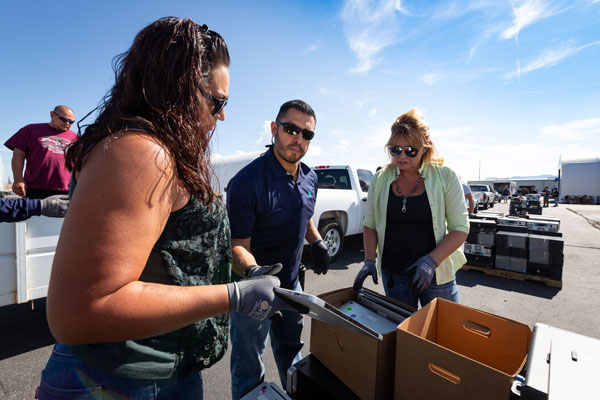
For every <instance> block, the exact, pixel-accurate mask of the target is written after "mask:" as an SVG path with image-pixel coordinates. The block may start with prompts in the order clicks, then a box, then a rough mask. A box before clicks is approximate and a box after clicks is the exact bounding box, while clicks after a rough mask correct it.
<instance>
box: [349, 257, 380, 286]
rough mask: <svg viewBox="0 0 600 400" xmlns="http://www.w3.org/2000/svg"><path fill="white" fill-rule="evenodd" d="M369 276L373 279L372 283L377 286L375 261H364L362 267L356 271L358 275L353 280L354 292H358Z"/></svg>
mask: <svg viewBox="0 0 600 400" xmlns="http://www.w3.org/2000/svg"><path fill="white" fill-rule="evenodd" d="M369 275H371V276H372V277H373V283H375V284H376V285H377V267H376V266H375V260H365V263H364V264H363V267H362V268H361V269H360V271H358V274H357V275H356V278H355V279H354V286H353V288H354V290H355V291H357V292H358V290H359V289H360V288H361V287H362V285H363V282H364V281H365V279H366V278H367V276H369Z"/></svg>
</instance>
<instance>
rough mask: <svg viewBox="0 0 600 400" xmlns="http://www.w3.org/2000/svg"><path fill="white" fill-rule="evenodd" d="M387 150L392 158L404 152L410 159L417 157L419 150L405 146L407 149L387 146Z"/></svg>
mask: <svg viewBox="0 0 600 400" xmlns="http://www.w3.org/2000/svg"><path fill="white" fill-rule="evenodd" d="M387 148H388V151H389V152H390V155H391V156H392V157H394V156H399V155H400V154H402V151H403V150H404V154H406V155H407V156H409V157H410V158H415V157H416V156H417V154H419V150H420V149H419V148H418V147H412V146H407V147H402V146H388V147H387Z"/></svg>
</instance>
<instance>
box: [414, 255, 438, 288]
mask: <svg viewBox="0 0 600 400" xmlns="http://www.w3.org/2000/svg"><path fill="white" fill-rule="evenodd" d="M437 266H438V264H437V263H436V262H435V260H434V259H433V257H431V255H430V254H426V255H424V256H423V257H421V258H419V259H418V260H417V261H416V262H415V263H414V264H413V265H411V266H410V267H408V269H407V271H411V270H414V272H413V278H412V283H411V285H412V288H413V291H414V292H415V294H416V295H417V296H418V295H420V294H421V292H423V291H424V290H425V289H427V288H428V287H429V286H430V285H431V280H432V279H433V274H434V273H435V269H436V268H437Z"/></svg>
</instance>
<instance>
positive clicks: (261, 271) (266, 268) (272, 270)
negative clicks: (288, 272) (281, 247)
mask: <svg viewBox="0 0 600 400" xmlns="http://www.w3.org/2000/svg"><path fill="white" fill-rule="evenodd" d="M282 268H283V265H281V263H277V264H273V265H251V266H249V267H248V268H246V269H245V270H244V275H245V277H246V278H255V277H257V276H262V275H275V274H277V273H278V272H279V271H281V269H282Z"/></svg>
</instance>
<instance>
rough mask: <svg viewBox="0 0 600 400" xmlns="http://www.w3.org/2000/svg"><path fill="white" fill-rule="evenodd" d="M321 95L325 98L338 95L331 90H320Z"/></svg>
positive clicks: (323, 88)
mask: <svg viewBox="0 0 600 400" xmlns="http://www.w3.org/2000/svg"><path fill="white" fill-rule="evenodd" d="M319 94H322V95H323V96H337V95H338V93H337V92H336V91H335V90H333V89H329V88H325V87H322V88H319Z"/></svg>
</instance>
